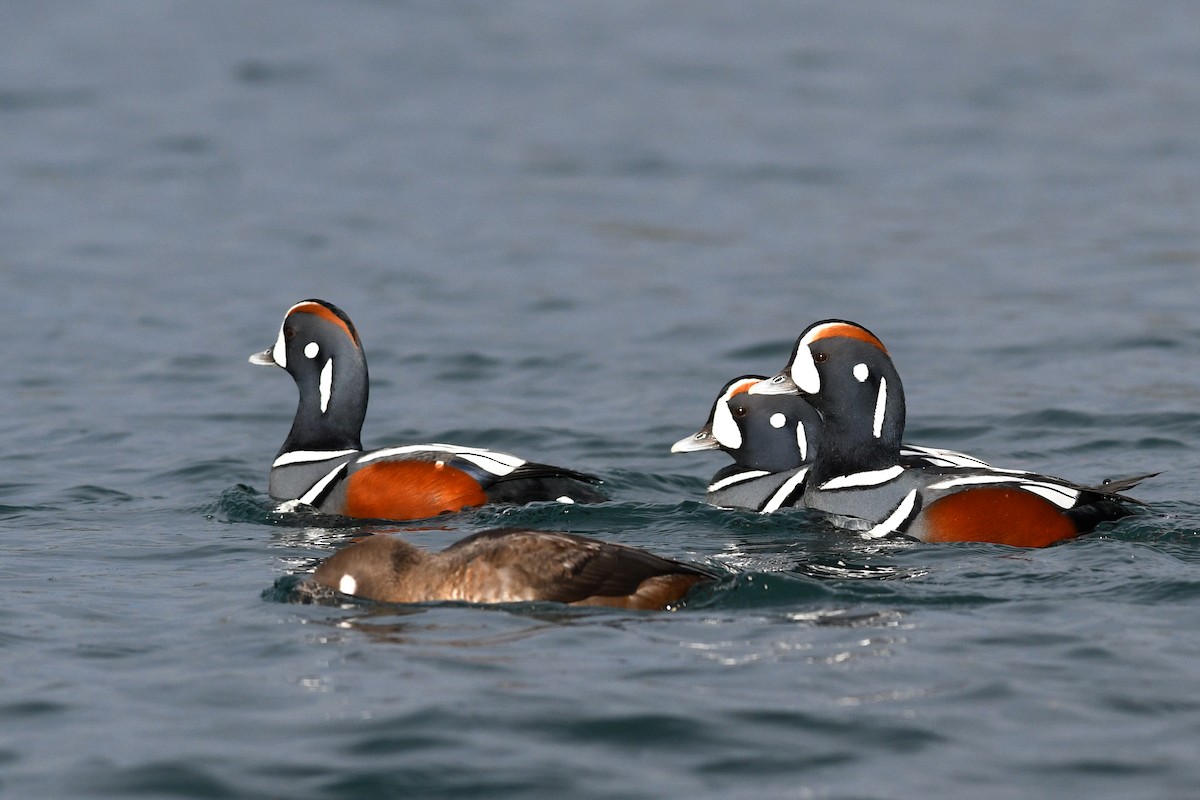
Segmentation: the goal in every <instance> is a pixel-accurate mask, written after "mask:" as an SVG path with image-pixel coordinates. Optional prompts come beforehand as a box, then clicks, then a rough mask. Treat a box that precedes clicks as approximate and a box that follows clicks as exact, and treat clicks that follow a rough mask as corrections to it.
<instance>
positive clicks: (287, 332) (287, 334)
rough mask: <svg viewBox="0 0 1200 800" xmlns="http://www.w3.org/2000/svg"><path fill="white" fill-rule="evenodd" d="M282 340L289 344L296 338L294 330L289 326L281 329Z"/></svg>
mask: <svg viewBox="0 0 1200 800" xmlns="http://www.w3.org/2000/svg"><path fill="white" fill-rule="evenodd" d="M283 338H284V339H287V340H288V341H289V342H290V341H291V340H292V339H295V338H296V329H295V328H293V327H292V326H291V325H285V326H284V328H283Z"/></svg>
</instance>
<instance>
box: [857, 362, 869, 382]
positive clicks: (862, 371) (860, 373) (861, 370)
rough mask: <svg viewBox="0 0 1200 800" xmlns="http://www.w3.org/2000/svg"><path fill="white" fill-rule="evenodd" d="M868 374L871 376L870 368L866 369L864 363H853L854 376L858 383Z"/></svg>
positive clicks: (867, 376)
mask: <svg viewBox="0 0 1200 800" xmlns="http://www.w3.org/2000/svg"><path fill="white" fill-rule="evenodd" d="M870 376H871V370H869V369H867V365H866V364H855V365H854V377H855V378H857V379H858V382H859V383H862V382H863V381H865V380H866V379H867V378H869V377H870Z"/></svg>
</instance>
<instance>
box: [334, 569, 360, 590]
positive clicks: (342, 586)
mask: <svg viewBox="0 0 1200 800" xmlns="http://www.w3.org/2000/svg"><path fill="white" fill-rule="evenodd" d="M357 588H358V581H356V580H354V576H353V575H350V574H349V573H347V574H346V575H343V576H342V579H341V580H340V581H338V591H339V592H341V593H342V594H354V590H355V589H357Z"/></svg>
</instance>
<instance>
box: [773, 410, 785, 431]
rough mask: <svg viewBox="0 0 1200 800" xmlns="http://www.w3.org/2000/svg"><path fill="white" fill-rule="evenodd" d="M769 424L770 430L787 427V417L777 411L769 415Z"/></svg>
mask: <svg viewBox="0 0 1200 800" xmlns="http://www.w3.org/2000/svg"><path fill="white" fill-rule="evenodd" d="M770 423H771V427H772V428H782V427H783V426H784V425H787V417H786V416H784V415H783V414H782V413H780V412H778V411H777V412H775V413H774V414H772V415H771V419H770Z"/></svg>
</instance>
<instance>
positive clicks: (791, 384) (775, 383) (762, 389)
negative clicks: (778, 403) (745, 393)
mask: <svg viewBox="0 0 1200 800" xmlns="http://www.w3.org/2000/svg"><path fill="white" fill-rule="evenodd" d="M750 394H804V393H803V392H801V391H800V387H799V386H797V385H796V382H795V381H794V380H792V376H791V375H789V374H788V373H787V371H786V370H785V371H783V372H781V373H779V374H778V375H776V376H775V377H774V378H769V379H767V380H765V381H759V382H758V383H756V384H754V385H753V386H751V387H750Z"/></svg>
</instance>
